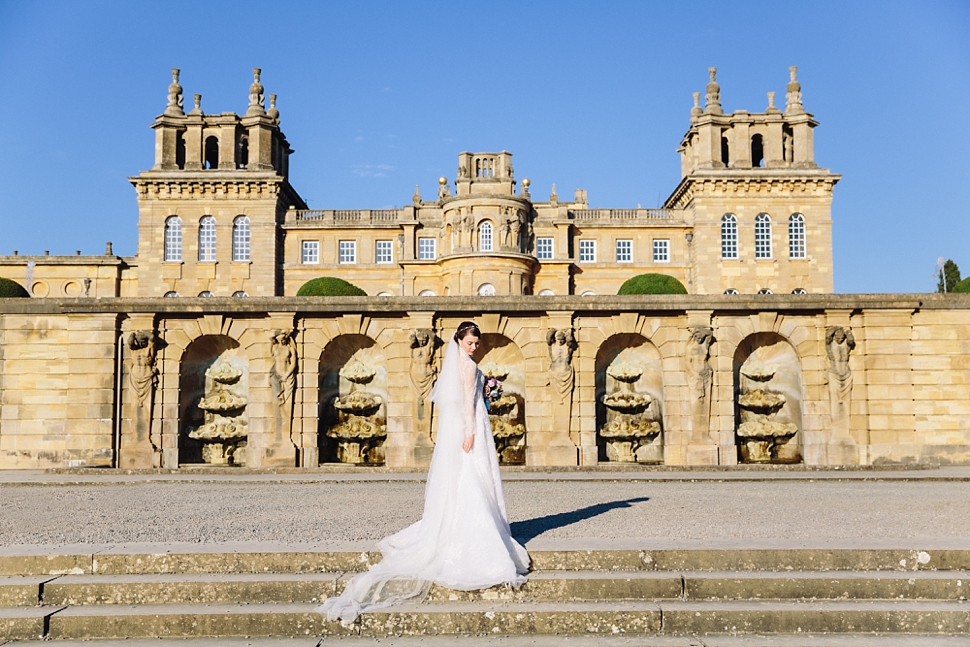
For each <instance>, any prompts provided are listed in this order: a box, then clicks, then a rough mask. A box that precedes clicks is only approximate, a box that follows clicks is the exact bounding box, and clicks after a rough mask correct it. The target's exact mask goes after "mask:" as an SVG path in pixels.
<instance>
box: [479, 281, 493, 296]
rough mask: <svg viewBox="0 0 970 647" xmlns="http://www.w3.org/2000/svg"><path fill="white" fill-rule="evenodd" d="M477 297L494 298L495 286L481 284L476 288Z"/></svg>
mask: <svg viewBox="0 0 970 647" xmlns="http://www.w3.org/2000/svg"><path fill="white" fill-rule="evenodd" d="M478 296H480V297H494V296H495V286H494V285H492V284H491V283H482V284H481V285H479V286H478Z"/></svg>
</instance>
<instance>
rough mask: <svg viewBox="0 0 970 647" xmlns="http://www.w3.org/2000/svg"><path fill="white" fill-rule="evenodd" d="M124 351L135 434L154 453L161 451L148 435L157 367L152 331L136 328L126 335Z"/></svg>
mask: <svg viewBox="0 0 970 647" xmlns="http://www.w3.org/2000/svg"><path fill="white" fill-rule="evenodd" d="M128 350H129V352H130V355H131V365H130V367H129V369H128V383H129V384H130V385H131V392H132V394H133V395H134V396H135V398H134V400H135V420H134V426H135V434H136V438H137V439H138V441H140V442H144V441H145V439H146V438H147V439H148V440H149V442H151V444H152V448H153V449H154V450H155V453H157V452H159V451H160V450H161V443H159V442H157V441H156V439H154V438H152V433H151V427H152V402H153V396H154V392H155V387H156V386H158V368H156V366H155V333H154V332H153V331H151V330H136V331H135V332H133V333H131V335H129V336H128Z"/></svg>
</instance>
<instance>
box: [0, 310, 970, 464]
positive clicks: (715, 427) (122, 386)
mask: <svg viewBox="0 0 970 647" xmlns="http://www.w3.org/2000/svg"><path fill="white" fill-rule="evenodd" d="M469 318H470V319H475V320H476V321H478V322H479V324H480V325H481V327H482V332H483V334H484V337H483V349H482V352H481V357H479V358H478V359H479V360H480V362H481V365H482V366H486V365H488V364H489V363H497V364H500V365H502V366H503V370H504V371H506V372H507V373H508V377H507V379H506V389H507V390H508V391H509V392H514V393H516V396H517V397H518V398H519V402H520V405H519V406H520V407H521V408H522V409H523V411H522V422H523V424H524V427H525V440H524V442H525V464H527V465H537V466H539V465H595V464H597V463H601V462H603V461H605V460H609V458H608V454H607V453H604V452H605V449H604V441H606V440H609V439H604V438H603V437H602V436H601V434H600V430H601V429H602V427H603V425H604V421H605V418H604V415H608V412H604V410H603V409H602V404H601V403H602V402H603V396H604V394H606V393H607V392H608V391H609V389H610V386H609V378H608V377H607V373H609V372H610V371H611V367H613V368H615V367H616V366H618V365H619V364H620V363H621V362H625V363H631V362H638V363H639V365H640V367H641V369H642V370H643V376H642V377H641V378H639V379H638V380H637V381H636V382H635V383H634V384H633V389H634V391H636V392H638V393H650V394H651V395H653V396H654V397H655V399H656V400H657V402H658V403H659V408H660V413H661V415H660V418H659V422H660V426H661V428H662V432H661V436H660V440H659V441H658V442H659V445H658V446H659V447H660V450H661V453H660V456H661V457H662V462H663V463H664V464H667V465H732V464H736V463H738V462H739V460H742V459H743V456H742V455H741V454H740V453H739V448H740V447H741V445H742V444H744V442H745V439H744V438H741V437H740V436H739V435H738V429H739V427H738V425H739V417H738V416H739V409H738V406H739V404H738V403H739V399H738V398H739V393H740V390H739V389H741V385H742V384H743V382H744V380H745V379H746V378H745V377H744V376H745V375H746V373H750V372H751V371H752V370H751V369H750V368H749V367H750V366H752V364H751V363H750V358H751V357H758V358H759V360H758V363H757V364H758V365H765V366H767V365H769V364H770V365H771V366H773V367H774V369H773V370H777V371H778V375H777V376H776V378H775V381H776V382H777V384H778V386H777V388H776V389H775V390H776V391H777V392H779V393H784V394H785V396H786V397H787V398H788V401H789V403H790V404H792V405H795V404H797V411H794V412H793V414H794V415H793V417H792V418H791V419H793V420H796V421H797V422H798V430H797V433H796V434H795V435H794V437H793V438H791V439H790V440H789V441H788V443H789V447H792V448H795V449H797V452H798V460H800V461H802V462H804V463H805V464H808V465H855V464H863V465H880V464H893V463H920V462H922V463H943V464H959V463H962V464H966V463H968V462H970V299H968V298H966V297H962V296H958V295H884V296H880V295H828V296H813V295H799V296H795V295H792V296H778V295H776V296H751V297H744V296H741V297H736V296H735V297H732V296H710V297H701V296H691V295H686V296H678V297H585V298H581V297H548V298H542V299H537V298H534V297H529V298H523V297H494V298H490V299H483V298H399V297H392V298H386V299H380V300H377V299H369V298H336V299H334V298H331V299H304V298H271V299H259V298H252V299H74V300H71V299H68V300H61V299H30V300H26V299H21V300H8V301H5V302H4V303H3V304H2V309H0V335H2V336H0V349H2V353H3V354H2V358H0V403H2V408H0V468H38V467H65V466H77V465H105V466H107V465H118V466H120V467H126V468H138V467H152V466H156V467H177V466H178V465H180V464H182V465H185V464H188V463H191V462H195V461H199V460H200V459H199V458H198V456H197V455H196V456H194V457H193V455H190V454H188V453H186V452H187V451H188V450H187V449H186V446H187V443H188V442H189V441H188V440H187V432H188V431H189V429H190V428H191V427H192V426H193V425H194V424H196V423H193V422H192V414H191V413H190V412H189V411H188V409H187V407H188V408H191V407H192V406H193V405H194V404H195V401H194V400H192V399H191V398H193V397H196V396H193V395H192V394H191V393H190V392H188V391H186V389H188V384H189V382H187V380H190V379H191V374H192V371H193V370H195V369H194V368H193V366H195V365H196V364H194V362H196V361H197V360H198V359H199V358H201V359H202V360H203V361H204V363H205V366H212V365H213V362H216V361H217V357H218V356H226V354H227V353H228V354H231V355H232V356H235V357H242V358H244V360H245V362H246V366H247V367H248V369H247V370H248V372H249V373H248V394H247V397H248V404H247V408H246V410H247V414H248V443H247V445H248V447H247V449H245V450H244V451H245V452H247V454H246V455H245V458H244V459H243V458H242V456H243V454H242V453H240V455H239V457H238V459H239V461H240V463H243V462H244V463H245V464H246V465H249V466H256V467H273V466H276V467H292V466H304V467H314V466H316V465H318V464H320V463H321V462H332V461H334V460H337V459H336V458H335V455H334V454H333V453H332V451H333V447H332V446H328V443H329V442H331V439H329V438H327V436H326V431H327V430H328V424H329V423H328V418H327V416H328V415H329V414H328V413H327V412H328V407H329V406H330V405H329V402H330V397H331V396H330V395H328V393H330V391H328V389H330V388H331V386H330V385H333V388H334V389H336V390H334V391H332V392H333V393H339V394H343V393H346V392H348V388H347V386H348V385H347V384H346V383H344V382H343V380H341V381H340V384H339V385H338V384H337V382H336V381H334V380H336V372H337V370H338V369H340V368H342V367H344V366H348V365H352V364H353V363H354V362H355V361H361V362H363V363H364V364H366V365H367V366H370V367H373V368H374V369H375V370H376V372H377V375H376V377H375V378H374V379H373V380H372V381H370V382H369V383H368V384H367V385H366V386H362V387H359V388H362V389H363V388H366V389H370V390H372V391H373V392H375V393H379V394H380V396H381V398H383V404H382V409H381V413H380V414H379V415H381V416H383V418H382V420H383V422H384V424H386V440H384V441H383V445H382V449H383V452H384V456H386V463H387V465H389V466H394V467H404V466H415V465H425V464H427V461H428V459H429V457H430V452H431V449H432V448H433V438H434V434H435V416H436V412H435V411H434V410H433V407H432V406H431V405H430V403H428V404H427V412H426V413H427V415H426V416H425V417H424V418H421V417H419V416H418V415H417V403H416V400H417V398H416V395H415V391H414V387H413V386H412V382H411V381H410V379H409V368H410V366H411V361H412V349H413V347H414V346H413V342H412V341H411V340H410V334H411V332H412V331H413V330H417V329H428V330H432V331H433V332H434V333H435V335H436V336H437V338H438V339H439V340H446V339H447V337H448V335H449V334H450V332H451V331H452V330H453V329H454V328H455V326H456V325H457V323H458V322H459V321H460V320H463V319H469ZM697 326H708V327H710V329H711V331H712V333H713V339H714V341H713V343H712V345H711V346H710V360H709V362H710V366H711V368H712V369H713V370H712V387H713V388H712V394H713V395H712V402H711V406H710V417H709V419H702V418H699V417H698V416H697V415H696V413H695V412H696V409H695V397H694V394H692V392H691V390H690V388H689V384H690V377H689V370H690V366H689V361H690V357H689V355H690V344H692V343H693V341H692V337H691V332H690V330H691V327H697ZM832 327H845V328H847V329H849V330H851V332H852V334H853V338H854V347H853V349H852V350H851V353H850V354H849V355H848V367H849V369H850V371H851V393H850V395H849V398H848V400H847V401H846V402H845V404H846V405H847V406H848V417H849V421H848V426H847V428H846V429H845V430H844V431H840V430H839V429H837V427H838V425H835V424H833V417H832V411H833V406H835V405H836V404H837V403H836V402H835V401H834V400H833V396H832V394H831V393H830V389H829V387H828V385H827V380H829V379H831V378H830V377H829V376H828V375H829V374H828V371H829V369H830V368H831V364H832V362H831V360H830V359H829V357H827V350H826V343H827V342H826V339H827V331H828V330H829V329H830V328H832ZM288 328H289V329H293V330H294V331H295V333H294V340H295V348H296V351H297V367H298V369H297V381H296V387H295V392H294V398H295V407H294V414H293V420H292V423H293V424H292V431H289V430H288V428H285V427H280V425H279V421H278V418H277V413H278V411H279V409H278V406H277V398H276V397H275V393H276V392H275V391H274V387H273V386H272V385H273V381H272V379H271V374H272V372H273V370H274V369H273V361H272V359H271V355H272V353H271V348H270V346H271V341H272V337H273V333H274V331H278V330H280V329H288ZM550 328H552V329H557V330H561V329H566V328H571V329H572V330H573V331H574V336H575V339H576V349H575V352H574V353H573V355H572V359H571V361H572V366H573V368H574V370H575V382H574V390H573V391H572V393H570V396H569V397H570V400H569V402H570V403H571V413H568V411H570V409H566V411H567V414H566V416H565V418H563V417H562V415H561V413H560V412H561V411H562V408H561V407H562V400H561V399H560V397H559V395H558V392H554V391H553V388H554V387H553V386H552V385H551V380H550V377H549V371H550V368H551V365H550V364H551V360H550V354H549V351H548V346H547V344H548V342H547V331H548V330H549V329H550ZM135 331H148V332H151V333H152V334H154V335H155V339H156V342H155V348H156V350H155V353H156V356H155V360H154V366H155V368H156V369H157V376H156V377H157V379H156V380H155V382H154V386H153V388H152V391H151V398H150V399H149V407H150V416H147V417H146V418H145V419H141V420H139V419H138V416H137V411H136V410H137V408H138V406H139V404H138V395H137V394H138V390H137V388H136V386H137V385H136V383H135V381H133V380H132V379H131V372H132V367H133V366H135V364H136V362H135V361H134V358H135V356H136V355H137V353H138V352H140V351H139V350H137V349H136V350H132V348H131V347H130V345H129V343H128V340H129V338H130V335H131V333H132V332H135ZM224 349H228V350H224ZM442 352H443V345H442V343H441V341H438V342H437V343H436V351H435V356H434V359H433V365H434V366H439V365H440V360H441V354H442ZM220 353H221V355H220ZM759 353H760V355H759ZM786 357H788V358H789V359H786ZM119 371H120V373H119ZM782 373H787V374H788V375H789V377H790V379H788V382H785V381H784V380H782V379H781V378H782V375H781V374H782ZM786 384H794V385H796V388H795V389H794V390H793V389H791V388H789V387H788V386H786ZM654 385H656V386H654ZM187 398H188V399H187ZM786 406H788V405H786ZM149 420H150V422H149ZM705 425H706V428H704V427H705ZM116 430H117V431H116ZM180 452H181V453H180Z"/></svg>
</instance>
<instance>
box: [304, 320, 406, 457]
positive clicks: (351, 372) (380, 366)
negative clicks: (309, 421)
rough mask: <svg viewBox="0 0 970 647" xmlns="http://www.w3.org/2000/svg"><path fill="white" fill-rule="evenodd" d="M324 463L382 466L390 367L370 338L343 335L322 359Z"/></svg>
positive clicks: (319, 437)
mask: <svg viewBox="0 0 970 647" xmlns="http://www.w3.org/2000/svg"><path fill="white" fill-rule="evenodd" d="M319 376H320V377H319V379H320V382H319V389H320V396H319V400H318V401H319V403H320V413H319V416H318V420H319V432H318V434H317V438H318V443H319V448H320V462H321V463H352V464H365V465H383V464H384V441H385V440H386V438H387V401H388V398H387V362H386V359H385V357H384V353H383V352H382V350H381V347H380V346H379V345H378V344H377V343H376V342H375V341H374V340H373V339H371V338H370V337H367V336H366V335H340V336H338V337H335V338H334V339H332V340H331V341H330V343H328V344H327V346H326V347H325V348H324V349H323V352H322V353H321V354H320V372H319Z"/></svg>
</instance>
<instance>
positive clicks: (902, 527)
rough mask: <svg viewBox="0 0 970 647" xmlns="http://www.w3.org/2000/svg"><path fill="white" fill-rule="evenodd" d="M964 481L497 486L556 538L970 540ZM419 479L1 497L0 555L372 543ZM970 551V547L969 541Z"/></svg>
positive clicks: (396, 523)
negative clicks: (8, 550)
mask: <svg viewBox="0 0 970 647" xmlns="http://www.w3.org/2000/svg"><path fill="white" fill-rule="evenodd" d="M968 490H970V488H968V486H967V484H966V483H962V482H935V483H934V482H909V481H902V482H892V481H876V482H799V481H786V482H779V483H775V482H743V481H742V482H715V483H709V482H678V483H624V482H555V481H550V482H526V481H516V482H507V483H506V484H505V491H506V499H507V501H508V509H509V516H510V519H511V521H512V530H513V534H515V535H516V537H518V538H519V539H520V540H524V541H528V540H530V539H533V538H536V537H541V538H549V539H563V538H603V539H618V538H641V539H642V538H663V539H683V540H712V539H739V538H740V539H744V538H758V539H770V538H780V539H788V540H793V539H878V540H884V539H892V538H917V537H933V538H970V496H968V494H970V491H968ZM423 496H424V483H422V482H374V483H369V482H329V483H316V484H306V483H293V484H288V483H239V482H236V483H225V482H216V483H177V482H176V483H172V482H141V483H133V484H129V485H84V486H34V485H21V486H17V487H0V545H13V544H61V543H115V542H125V543H128V542H165V541H167V542H199V543H205V542H227V541H284V542H291V543H303V542H322V541H347V540H376V539H379V538H381V537H384V536H386V535H388V534H391V533H393V532H395V531H397V530H399V529H401V528H403V527H404V526H406V525H408V524H409V523H412V522H413V521H416V520H417V519H418V518H419V517H420V515H421V506H422V500H423ZM968 543H970V540H968Z"/></svg>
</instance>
